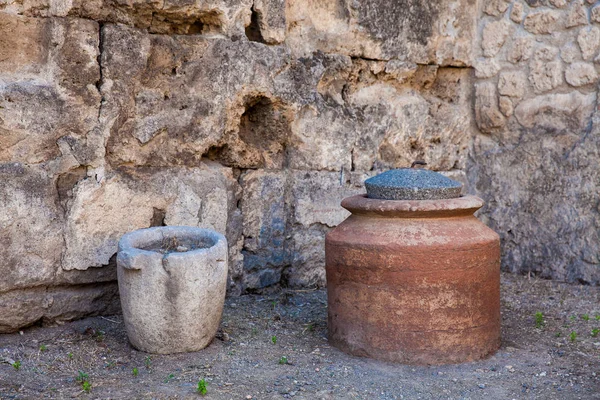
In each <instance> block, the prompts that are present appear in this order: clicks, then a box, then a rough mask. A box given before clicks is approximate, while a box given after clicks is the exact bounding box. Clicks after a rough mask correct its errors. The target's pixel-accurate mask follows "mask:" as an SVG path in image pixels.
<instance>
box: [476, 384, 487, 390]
mask: <svg viewBox="0 0 600 400" xmlns="http://www.w3.org/2000/svg"><path fill="white" fill-rule="evenodd" d="M477 387H479V389H485V383H480V384H479V385H477Z"/></svg>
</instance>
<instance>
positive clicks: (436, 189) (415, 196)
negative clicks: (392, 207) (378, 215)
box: [365, 168, 462, 200]
mask: <svg viewBox="0 0 600 400" xmlns="http://www.w3.org/2000/svg"><path fill="white" fill-rule="evenodd" d="M365 186H366V187H367V197H369V198H371V199H380V200H441V199H453V198H456V197H460V192H461V190H462V183H460V182H457V181H455V180H452V179H450V178H448V177H445V176H444V175H442V174H440V173H438V172H435V171H430V170H428V169H420V168H401V169H393V170H390V171H386V172H383V173H381V174H379V175H377V176H374V177H372V178H369V179H367V180H366V181H365Z"/></svg>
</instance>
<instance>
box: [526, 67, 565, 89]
mask: <svg viewBox="0 0 600 400" xmlns="http://www.w3.org/2000/svg"><path fill="white" fill-rule="evenodd" d="M529 68H530V75H529V81H530V82H531V84H532V85H533V89H534V91H535V93H543V92H547V91H549V90H552V89H554V88H555V87H557V86H558V85H560V84H561V83H562V82H563V73H562V64H561V62H560V61H550V62H549V61H547V60H545V59H535V60H533V61H532V62H531V64H530V65H529Z"/></svg>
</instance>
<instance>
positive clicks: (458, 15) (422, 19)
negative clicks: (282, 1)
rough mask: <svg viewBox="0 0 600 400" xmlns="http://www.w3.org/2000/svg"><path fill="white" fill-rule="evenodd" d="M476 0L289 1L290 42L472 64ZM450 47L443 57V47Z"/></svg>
mask: <svg viewBox="0 0 600 400" xmlns="http://www.w3.org/2000/svg"><path fill="white" fill-rule="evenodd" d="M474 4H475V2H474V1H472V0H460V1H458V2H454V3H448V2H440V1H436V2H422V1H417V0H402V1H399V2H394V3H389V2H387V1H385V0H372V1H367V2H349V3H346V2H333V1H328V2H323V1H320V0H292V1H288V2H287V12H286V16H287V22H288V32H287V37H286V43H287V44H288V45H289V46H290V48H291V49H292V51H293V52H294V53H295V55H297V56H307V55H309V54H310V53H311V52H313V51H314V50H320V51H323V52H325V53H341V54H346V55H350V56H358V57H365V58H370V59H385V60H389V59H393V58H400V57H405V58H406V59H407V60H408V61H411V62H416V63H420V64H428V63H431V62H437V63H439V64H442V65H470V62H471V51H470V49H471V46H472V43H473V40H472V39H473V37H474V35H475V26H476V21H475V16H474V13H470V12H468V10H471V9H472V7H474ZM440 48H445V50H444V51H442V52H441V53H440V55H439V56H438V49H440Z"/></svg>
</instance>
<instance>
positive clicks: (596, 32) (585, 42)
mask: <svg viewBox="0 0 600 400" xmlns="http://www.w3.org/2000/svg"><path fill="white" fill-rule="evenodd" d="M577 43H579V48H580V49H581V54H582V56H583V59H584V60H590V59H591V58H593V57H594V56H595V55H596V53H598V49H599V48H600V28H598V27H596V26H592V27H588V28H583V29H581V31H579V35H578V36H577Z"/></svg>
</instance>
